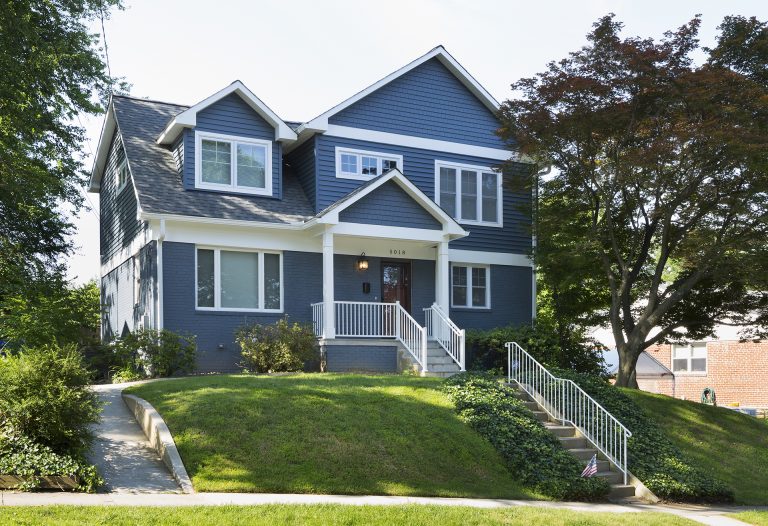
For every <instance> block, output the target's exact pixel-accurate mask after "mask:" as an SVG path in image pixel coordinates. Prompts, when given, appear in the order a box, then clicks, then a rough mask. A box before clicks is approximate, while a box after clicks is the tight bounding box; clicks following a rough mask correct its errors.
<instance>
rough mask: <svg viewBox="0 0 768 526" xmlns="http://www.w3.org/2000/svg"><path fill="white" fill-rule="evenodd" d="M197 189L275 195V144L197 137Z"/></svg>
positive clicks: (236, 138)
mask: <svg viewBox="0 0 768 526" xmlns="http://www.w3.org/2000/svg"><path fill="white" fill-rule="evenodd" d="M195 152H196V155H195V157H196V162H195V186H196V187H197V188H203V189H207V190H229V191H234V192H239V193H248V194H257V195H272V142H271V141H262V140H258V139H250V138H244V137H233V136H229V135H220V134H213V133H205V132H197V133H196V134H195Z"/></svg>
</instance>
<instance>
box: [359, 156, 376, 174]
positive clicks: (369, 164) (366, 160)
mask: <svg viewBox="0 0 768 526" xmlns="http://www.w3.org/2000/svg"><path fill="white" fill-rule="evenodd" d="M362 159H363V175H376V174H377V173H378V162H379V160H378V159H377V158H376V157H363V158H362Z"/></svg>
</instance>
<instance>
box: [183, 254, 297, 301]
mask: <svg viewBox="0 0 768 526" xmlns="http://www.w3.org/2000/svg"><path fill="white" fill-rule="evenodd" d="M199 250H212V251H213V305H214V306H213V307H200V306H199V305H198V297H197V292H198V291H197V288H198V287H197V284H198V281H197V280H198V276H197V252H198V251H199ZM222 250H223V251H225V252H248V253H252V254H257V257H258V276H257V278H256V279H257V281H258V289H259V290H258V294H259V297H258V300H257V301H258V305H260V306H261V305H264V292H265V282H264V254H275V255H277V256H279V257H280V265H279V267H280V308H278V309H265V308H262V307H258V308H237V307H222V306H221V251H222ZM194 264H195V283H194V287H195V310H196V311H199V312H256V313H264V314H282V313H283V308H284V305H285V292H284V288H285V285H284V277H283V252H282V251H276V250H262V249H254V248H236V247H222V246H210V245H195V262H194Z"/></svg>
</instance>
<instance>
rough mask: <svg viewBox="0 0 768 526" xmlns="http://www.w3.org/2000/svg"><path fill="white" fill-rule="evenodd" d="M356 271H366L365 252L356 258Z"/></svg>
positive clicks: (366, 259) (366, 260)
mask: <svg viewBox="0 0 768 526" xmlns="http://www.w3.org/2000/svg"><path fill="white" fill-rule="evenodd" d="M357 270H368V258H366V257H365V252H363V253H362V254H360V257H359V258H357Z"/></svg>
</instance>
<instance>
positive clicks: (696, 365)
mask: <svg viewBox="0 0 768 526" xmlns="http://www.w3.org/2000/svg"><path fill="white" fill-rule="evenodd" d="M672 372H673V373H694V374H706V372H707V344H706V342H700V343H690V344H685V345H673V346H672Z"/></svg>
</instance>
